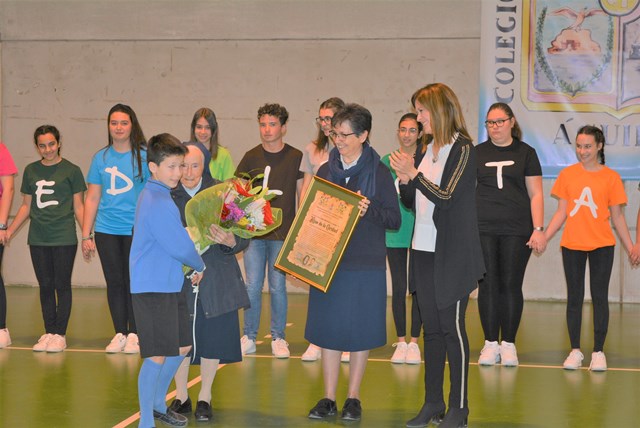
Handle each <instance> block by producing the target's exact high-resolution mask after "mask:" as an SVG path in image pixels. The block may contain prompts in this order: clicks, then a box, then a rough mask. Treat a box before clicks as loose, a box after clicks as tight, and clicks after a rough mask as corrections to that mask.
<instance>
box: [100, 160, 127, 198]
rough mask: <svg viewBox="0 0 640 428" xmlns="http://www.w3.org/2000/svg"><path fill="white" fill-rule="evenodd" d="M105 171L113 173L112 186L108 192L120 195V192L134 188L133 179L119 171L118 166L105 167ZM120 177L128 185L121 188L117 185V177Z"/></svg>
mask: <svg viewBox="0 0 640 428" xmlns="http://www.w3.org/2000/svg"><path fill="white" fill-rule="evenodd" d="M105 171H106V172H107V173H108V174H110V175H111V182H110V187H109V188H108V189H107V193H108V194H110V195H114V196H115V195H119V194H120V193H125V192H128V191H129V190H131V189H132V188H133V181H131V179H130V178H129V177H127V176H126V175H124V174H123V173H121V172H120V171H118V167H117V166H114V167H111V168H105ZM118 177H119V178H121V179H122V180H123V181H124V182H125V183H126V186H124V187H120V188H117V187H116V178H118Z"/></svg>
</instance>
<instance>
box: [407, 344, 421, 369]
mask: <svg viewBox="0 0 640 428" xmlns="http://www.w3.org/2000/svg"><path fill="white" fill-rule="evenodd" d="M405 363H407V364H420V363H422V355H420V347H419V346H418V344H417V343H415V342H409V345H408V346H407V359H406V360H405Z"/></svg>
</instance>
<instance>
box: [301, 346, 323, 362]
mask: <svg viewBox="0 0 640 428" xmlns="http://www.w3.org/2000/svg"><path fill="white" fill-rule="evenodd" d="M321 356H322V350H321V348H320V347H319V346H316V345H314V344H313V343H310V344H309V347H308V348H307V350H306V351H304V354H302V361H307V362H310V361H317V360H319V359H320V357H321Z"/></svg>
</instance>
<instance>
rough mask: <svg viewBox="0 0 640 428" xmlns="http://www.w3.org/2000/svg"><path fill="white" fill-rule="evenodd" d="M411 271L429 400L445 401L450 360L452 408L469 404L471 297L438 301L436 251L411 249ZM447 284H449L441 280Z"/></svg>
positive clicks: (427, 399) (450, 404) (450, 402)
mask: <svg viewBox="0 0 640 428" xmlns="http://www.w3.org/2000/svg"><path fill="white" fill-rule="evenodd" d="M411 274H412V275H413V278H415V281H416V282H415V284H416V296H417V298H418V305H419V306H420V315H421V316H422V323H423V326H424V361H425V373H424V385H425V403H431V404H435V405H440V404H444V369H445V361H446V360H448V361H449V384H450V386H451V388H450V390H449V408H450V409H462V408H467V407H468V402H467V385H468V379H469V339H468V337H467V330H466V326H465V313H466V311H467V303H469V297H468V296H467V297H465V298H463V299H461V300H458V301H457V302H456V303H454V304H453V305H451V306H448V307H446V308H438V307H437V305H436V287H435V282H434V253H431V252H427V251H416V250H411ZM441 286H445V287H446V286H447V284H441Z"/></svg>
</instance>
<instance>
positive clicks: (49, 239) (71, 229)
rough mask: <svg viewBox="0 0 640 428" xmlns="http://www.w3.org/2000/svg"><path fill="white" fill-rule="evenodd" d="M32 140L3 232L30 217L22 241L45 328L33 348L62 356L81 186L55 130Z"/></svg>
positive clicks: (39, 133)
mask: <svg viewBox="0 0 640 428" xmlns="http://www.w3.org/2000/svg"><path fill="white" fill-rule="evenodd" d="M33 140H34V143H35V145H36V149H37V150H38V154H39V155H40V156H41V159H40V160H39V161H37V162H33V163H31V164H29V165H27V167H26V168H25V170H24V175H23V178H22V186H21V188H20V191H21V192H22V195H23V198H22V205H21V206H20V208H19V209H18V212H17V214H16V216H15V218H14V220H13V222H12V223H11V225H9V228H8V229H7V234H6V240H7V241H8V240H10V239H11V238H12V236H13V235H14V234H15V232H16V231H17V229H18V228H19V227H20V226H21V225H22V223H24V221H25V220H26V219H27V218H30V219H31V223H30V224H29V236H28V238H27V243H28V244H29V251H30V253H31V261H32V263H33V269H34V271H35V273H36V278H37V279H38V284H39V285H40V304H41V305H42V318H43V320H44V327H45V334H43V335H42V336H41V337H40V339H38V342H37V343H36V344H35V345H34V346H33V350H34V351H37V352H42V351H46V352H62V351H63V350H64V349H65V348H66V347H67V342H66V332H67V325H68V323H69V316H70V315H71V272H72V271H73V263H74V261H75V257H76V249H77V247H78V238H77V235H76V225H75V219H74V216H75V218H76V219H77V220H78V223H80V226H82V215H83V212H84V204H83V195H84V191H85V190H87V186H86V185H85V182H84V177H83V175H82V171H80V168H79V167H77V166H76V165H74V164H72V163H71V162H69V161H68V160H66V159H63V158H62V157H61V156H60V147H61V144H60V132H59V131H58V129H57V128H56V127H55V126H52V125H42V126H39V127H38V128H36V130H35V132H34V134H33Z"/></svg>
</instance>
